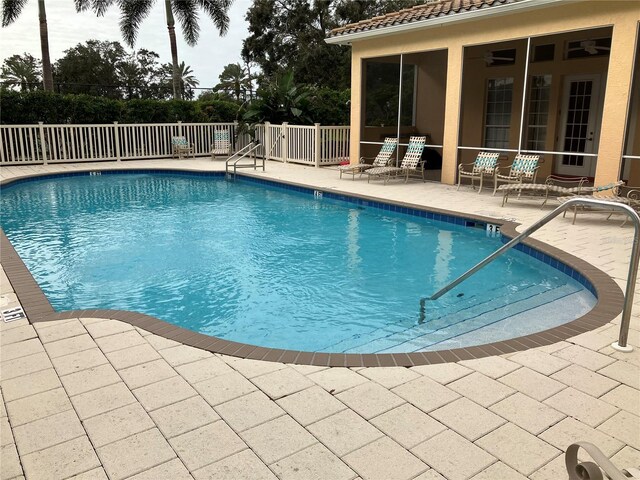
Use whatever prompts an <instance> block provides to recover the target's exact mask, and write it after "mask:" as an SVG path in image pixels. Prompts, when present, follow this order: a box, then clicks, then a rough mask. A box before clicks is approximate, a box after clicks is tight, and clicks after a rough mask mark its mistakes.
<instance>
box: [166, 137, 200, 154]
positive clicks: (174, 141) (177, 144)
mask: <svg viewBox="0 0 640 480" xmlns="http://www.w3.org/2000/svg"><path fill="white" fill-rule="evenodd" d="M171 147H172V149H173V151H172V156H173V158H175V157H176V156H177V157H178V158H182V156H183V155H189V154H191V156H192V157H194V158H195V156H196V154H195V145H193V143H189V142H187V139H186V137H171Z"/></svg>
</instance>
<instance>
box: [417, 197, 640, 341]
mask: <svg viewBox="0 0 640 480" xmlns="http://www.w3.org/2000/svg"><path fill="white" fill-rule="evenodd" d="M585 205H586V206H591V207H595V208H607V209H611V210H620V211H622V212H623V213H626V214H627V216H629V217H630V218H631V220H632V222H633V226H634V229H635V233H634V237H633V247H632V249H631V262H630V264H629V274H628V275H627V288H626V292H625V295H624V308H623V310H622V320H621V322H620V335H619V338H618V342H615V343H613V344H612V345H611V346H612V347H613V348H615V349H616V350H619V351H622V352H631V351H632V350H633V347H631V346H628V345H627V337H628V336H629V324H630V322H631V308H632V306H633V294H634V287H635V283H636V278H637V276H638V259H639V258H640V216H638V214H637V213H636V212H635V210H633V208H631V207H629V206H628V205H625V204H623V203H617V202H611V201H607V200H599V199H594V198H571V199H569V200H567V201H566V202H564V203H563V204H562V205H560V206H559V207H557V208H556V209H555V210H553V211H552V212H549V213H548V214H547V215H545V216H544V217H542V218H541V219H540V220H538V221H537V222H536V223H534V224H533V225H531V226H529V227H527V228H526V229H525V230H524V231H523V232H522V233H521V234H520V235H518V236H517V237H514V238H512V239H511V240H510V241H509V242H507V243H505V244H504V245H503V246H502V247H500V248H499V249H498V250H496V251H495V252H493V253H492V254H491V255H489V256H488V257H486V258H485V259H484V260H482V261H481V262H480V263H478V264H477V265H475V266H473V267H472V268H470V269H469V270H467V271H466V272H465V273H463V274H462V275H460V276H459V277H458V278H456V279H455V280H453V281H452V282H450V283H449V284H447V285H446V286H445V287H444V288H441V289H440V290H438V291H437V292H436V293H434V294H433V295H431V296H430V297H426V298H421V299H420V317H421V318H420V319H421V321H424V311H425V303H426V301H427V300H437V299H438V298H440V297H441V296H442V295H444V294H445V293H447V292H448V291H450V290H451V289H453V288H455V287H456V286H458V285H459V284H460V283H462V282H464V281H465V280H466V279H467V278H469V277H470V276H471V275H473V274H474V273H476V272H477V271H478V270H480V269H481V268H483V267H485V266H486V265H488V264H489V263H491V262H493V261H494V260H495V259H496V258H498V257H499V256H501V255H502V254H504V253H505V252H507V251H508V250H510V249H512V248H513V247H515V246H516V245H518V244H519V243H520V242H522V240H524V239H525V238H527V237H528V236H529V235H531V234H532V233H533V232H535V231H536V230H538V229H539V228H541V227H543V226H544V225H546V224H547V223H549V222H550V221H551V220H553V219H554V218H555V217H557V216H558V215H559V214H561V213H563V212H564V211H566V210H568V209H569V208H571V207H576V208H577V207H578V206H585Z"/></svg>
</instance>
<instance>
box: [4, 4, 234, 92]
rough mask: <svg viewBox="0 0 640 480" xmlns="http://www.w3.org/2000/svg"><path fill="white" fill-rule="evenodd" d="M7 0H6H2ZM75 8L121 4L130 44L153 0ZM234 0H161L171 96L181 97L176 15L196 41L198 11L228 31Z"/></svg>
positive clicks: (124, 30) (95, 7)
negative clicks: (171, 69)
mask: <svg viewBox="0 0 640 480" xmlns="http://www.w3.org/2000/svg"><path fill="white" fill-rule="evenodd" d="M5 1H7V0H5ZM75 1H76V9H77V10H78V11H84V10H87V9H91V10H93V11H94V12H95V13H96V15H98V16H102V15H104V13H105V12H106V10H107V8H108V7H109V6H111V5H113V4H115V5H117V6H118V7H119V8H120V31H121V32H122V36H123V37H124V40H125V42H126V43H127V45H129V46H130V47H132V48H133V46H134V44H135V41H136V37H137V35H138V28H139V27H140V23H141V22H142V20H144V19H145V18H146V17H147V15H148V14H149V11H150V10H151V8H152V7H153V5H154V4H155V2H156V0H75ZM232 2H233V0H189V1H187V0H164V7H165V14H166V18H167V29H168V30H169V43H170V45H171V64H172V67H173V75H172V79H173V98H175V99H181V98H182V97H181V88H180V71H179V65H180V64H179V63H178V46H177V44H176V33H175V18H174V17H177V19H178V21H179V22H180V25H181V27H182V34H183V36H184V39H185V41H186V42H187V45H190V46H193V45H195V44H196V43H198V37H199V35H200V27H199V25H198V11H199V10H200V9H201V10H204V12H205V14H206V15H207V16H208V17H209V18H210V19H211V20H212V21H213V24H214V25H215V26H216V28H217V29H218V31H219V32H220V35H224V34H226V33H227V30H228V29H229V16H228V14H227V12H228V10H229V7H230V6H231V3H232Z"/></svg>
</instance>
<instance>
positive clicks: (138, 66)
mask: <svg viewBox="0 0 640 480" xmlns="http://www.w3.org/2000/svg"><path fill="white" fill-rule="evenodd" d="M158 59H159V55H158V54H157V53H156V52H153V51H151V50H146V49H144V48H141V49H140V50H138V51H136V52H132V53H130V54H128V55H127V56H126V57H125V58H124V59H123V60H122V61H121V62H120V64H118V65H117V67H116V70H117V74H118V77H119V81H120V83H121V84H122V89H123V93H124V95H125V98H127V99H129V100H131V99H133V98H158V99H159V98H165V96H166V94H165V91H166V87H165V86H164V85H162V81H163V77H162V67H161V65H160V64H159V63H158Z"/></svg>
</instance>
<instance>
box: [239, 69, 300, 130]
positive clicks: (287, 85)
mask: <svg viewBox="0 0 640 480" xmlns="http://www.w3.org/2000/svg"><path fill="white" fill-rule="evenodd" d="M311 93H312V92H311V89H310V88H309V87H308V86H307V85H297V84H296V83H295V81H294V79H293V72H292V71H287V72H282V73H279V74H277V75H276V76H275V77H274V79H273V80H272V81H271V82H269V83H268V84H267V85H265V86H262V87H261V88H260V89H259V90H258V98H257V99H256V100H254V101H253V102H251V103H250V104H249V106H248V108H247V110H246V112H245V113H244V115H243V116H242V120H243V121H244V122H245V123H247V124H249V125H255V124H257V123H263V122H265V121H269V122H272V123H283V122H292V123H296V124H298V125H300V124H310V123H312V120H311V116H310V105H311V104H310V100H311V98H310V97H311ZM248 129H249V131H251V127H249V128H248Z"/></svg>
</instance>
